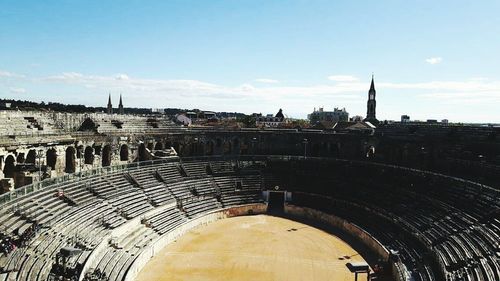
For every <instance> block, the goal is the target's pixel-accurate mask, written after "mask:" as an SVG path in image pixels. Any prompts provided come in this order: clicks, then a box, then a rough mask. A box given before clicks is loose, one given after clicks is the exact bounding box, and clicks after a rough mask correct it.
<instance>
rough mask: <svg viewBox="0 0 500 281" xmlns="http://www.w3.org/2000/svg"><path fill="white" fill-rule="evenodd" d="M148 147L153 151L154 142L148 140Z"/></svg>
mask: <svg viewBox="0 0 500 281" xmlns="http://www.w3.org/2000/svg"><path fill="white" fill-rule="evenodd" d="M146 147H147V148H148V150H149V151H151V150H153V148H154V143H152V142H148V144H147V146H146Z"/></svg>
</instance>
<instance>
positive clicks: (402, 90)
mask: <svg viewBox="0 0 500 281" xmlns="http://www.w3.org/2000/svg"><path fill="white" fill-rule="evenodd" d="M329 79H331V80H332V81H336V83H333V84H329V83H325V84H313V85H298V86H286V85H283V83H279V84H273V83H270V84H269V83H262V84H261V83H251V84H249V83H247V84H240V85H237V86H225V85H220V84H214V83H208V82H204V81H198V80H189V79H185V80H179V79H177V80H168V79H144V78H137V77H133V76H128V75H126V74H113V75H108V76H103V75H87V74H82V73H78V72H65V73H62V74H59V75H53V76H48V77H41V78H32V77H28V78H26V79H25V80H24V81H25V82H26V83H27V84H26V85H28V84H29V83H35V84H37V85H36V86H37V87H35V89H36V90H35V92H33V93H32V91H31V90H30V95H31V96H30V97H35V96H37V95H38V96H40V97H42V98H45V99H46V97H47V94H46V93H45V92H42V90H39V89H50V91H51V96H50V97H52V98H53V101H58V102H64V103H83V104H87V105H94V106H95V105H105V104H106V102H107V95H108V93H109V92H111V94H112V98H113V102H117V101H115V99H117V97H118V93H120V92H121V93H123V94H124V102H125V104H126V106H136V107H180V108H196V107H199V108H203V109H205V108H206V109H211V110H216V111H240V112H246V113H251V112H263V113H273V112H274V111H276V110H277V109H278V108H279V107H282V108H283V109H284V110H285V112H286V113H293V114H299V113H300V115H299V116H302V117H304V116H305V115H306V114H307V113H308V112H309V111H311V110H312V109H313V108H314V106H317V105H318V104H323V105H325V106H326V107H335V106H340V107H346V108H347V110H348V111H349V112H350V113H351V114H353V115H355V114H360V113H362V112H364V111H365V106H366V105H365V103H366V93H367V91H368V89H369V87H370V81H369V80H368V79H367V80H366V81H360V80H359V79H358V78H357V77H354V76H350V75H332V76H331V77H329ZM9 84H10V83H9ZM0 86H2V85H1V84H0ZM9 86H11V85H8V84H5V83H4V87H5V88H6V89H7V91H9ZM17 86H22V87H27V86H25V85H24V84H23V85H17ZM38 86H40V87H38ZM375 87H376V88H377V90H378V92H379V98H380V99H381V103H380V108H381V112H384V111H383V110H384V109H383V107H384V106H385V107H386V108H385V110H386V111H385V113H386V114H399V110H404V111H405V112H408V113H411V112H413V111H412V110H415V112H420V113H421V114H422V115H425V114H427V113H428V112H430V109H426V110H427V111H425V113H424V111H422V110H421V109H414V107H411V108H409V107H408V108H405V106H406V105H405V104H398V107H394V108H390V105H388V104H387V103H386V102H383V99H392V98H393V97H396V95H397V96H398V97H400V98H403V99H404V100H411V104H414V105H415V106H421V107H424V106H425V105H439V106H443V105H444V106H446V105H450V104H456V105H457V108H461V109H460V110H462V111H465V110H467V108H468V104H471V105H476V106H482V105H484V106H489V105H490V104H499V103H500V80H493V79H484V78H482V77H475V78H470V79H464V80H462V81H424V82H418V83H394V82H383V81H380V80H378V82H376V83H375ZM10 91H11V92H12V93H14V92H16V93H22V92H24V91H25V90H24V89H21V88H12V89H10ZM52 92H55V94H52ZM458 106H463V107H458ZM388 108H390V110H389V111H388ZM415 108H416V107H415ZM426 108H432V106H431V107H426ZM390 112H397V113H390ZM451 114H452V112H449V113H448V115H450V116H451ZM413 115H416V113H414V114H413ZM492 116H493V115H492ZM295 117H298V116H297V115H296V116H295ZM385 118H387V115H386V117H385ZM392 118H394V117H392ZM456 118H458V117H456ZM492 118H498V117H492Z"/></svg>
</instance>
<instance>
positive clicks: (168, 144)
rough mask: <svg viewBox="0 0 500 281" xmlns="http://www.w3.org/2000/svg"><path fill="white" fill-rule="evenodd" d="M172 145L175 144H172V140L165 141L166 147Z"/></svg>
mask: <svg viewBox="0 0 500 281" xmlns="http://www.w3.org/2000/svg"><path fill="white" fill-rule="evenodd" d="M172 146H173V145H172V141H169V140H167V141H166V142H165V148H168V149H170V148H171V147H172Z"/></svg>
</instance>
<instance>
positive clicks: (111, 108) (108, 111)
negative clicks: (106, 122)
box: [107, 93, 113, 114]
mask: <svg viewBox="0 0 500 281" xmlns="http://www.w3.org/2000/svg"><path fill="white" fill-rule="evenodd" d="M107 113H108V114H113V105H112V104H111V93H109V98H108V110H107Z"/></svg>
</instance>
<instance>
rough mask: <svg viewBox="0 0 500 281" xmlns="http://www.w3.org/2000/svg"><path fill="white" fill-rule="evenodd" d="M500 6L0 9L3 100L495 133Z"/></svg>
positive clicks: (21, 4) (223, 4)
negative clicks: (443, 125) (315, 116)
mask: <svg viewBox="0 0 500 281" xmlns="http://www.w3.org/2000/svg"><path fill="white" fill-rule="evenodd" d="M498 11H500V1H320V0H317V1H314V0H310V1H305V0H304V1H298V0H297V1H291V0H290V1H273V0H264V1H256V0H255V1H250V0H248V1H243V0H232V1H216V0H211V1H201V0H199V1H188V0H184V1H91V0H86V1H76V0H72V1H69V0H68V1H22V0H17V1H16V0H0V96H2V97H6V98H16V99H27V100H35V101H42V100H43V101H58V102H64V103H81V104H86V105H92V106H96V105H105V104H106V102H107V95H108V93H109V92H111V94H112V96H113V98H114V102H115V103H117V102H118V95H119V93H120V92H121V93H122V94H123V96H124V102H125V106H136V107H181V108H203V109H208V110H216V111H239V112H245V113H252V112H262V113H275V112H277V110H278V109H279V108H283V110H284V112H285V113H286V114H288V115H289V116H291V117H299V118H304V117H306V115H307V113H309V112H311V111H312V110H313V108H314V107H316V108H317V107H319V106H324V108H325V110H331V109H333V108H334V107H345V108H346V109H347V110H348V112H350V114H351V115H365V114H366V98H367V91H368V88H369V80H370V78H371V74H372V72H374V73H375V82H376V88H377V105H378V107H377V111H378V112H377V116H378V117H379V119H396V120H397V119H399V117H400V115H402V114H408V115H410V116H411V117H412V119H424V120H425V119H428V118H433V119H443V118H448V119H450V121H460V122H499V123H500V110H499V105H500V67H499V65H500V51H499V50H500V35H499V34H500V17H499V16H498Z"/></svg>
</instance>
